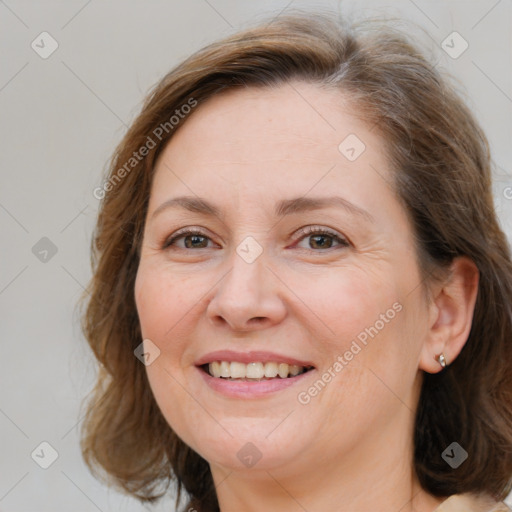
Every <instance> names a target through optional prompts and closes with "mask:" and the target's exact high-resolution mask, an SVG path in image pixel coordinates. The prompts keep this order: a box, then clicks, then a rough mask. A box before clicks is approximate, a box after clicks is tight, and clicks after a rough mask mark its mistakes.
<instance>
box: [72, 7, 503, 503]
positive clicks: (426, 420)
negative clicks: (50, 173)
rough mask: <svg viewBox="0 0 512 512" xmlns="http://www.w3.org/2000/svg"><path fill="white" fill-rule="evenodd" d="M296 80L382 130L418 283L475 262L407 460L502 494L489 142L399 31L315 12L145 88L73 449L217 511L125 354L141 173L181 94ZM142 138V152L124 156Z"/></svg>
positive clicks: (206, 480)
mask: <svg viewBox="0 0 512 512" xmlns="http://www.w3.org/2000/svg"><path fill="white" fill-rule="evenodd" d="M295 79H298V80H303V81H307V82H309V83H312V84H318V85H319V86H320V87H327V88H331V89H336V90H339V91H340V92H341V93H342V94H344V95H345V96H346V97H348V98H349V99H350V100H351V102H352V104H353V105H355V106H356V107H357V112H358V113H359V115H360V116H361V117H362V118H363V119H364V120H365V121H366V122H367V123H368V125H369V126H373V127H378V131H379V133H380V134H381V135H382V139H383V141H384V143H385V145H386V150H387V156H388V158H389V162H390V163H391V164H392V168H393V169H395V172H394V175H393V186H394V188H395V191H396V193H397V197H398V198H399V199H400V201H401V202H402V204H403V207H404V209H405V211H406V212H407V214H408V216H409V218H410V219H411V222H412V226H413V231H414V234H415V239H416V245H417V258H418V263H419V266H420V269H421V271H422V275H423V277H424V279H425V283H429V282H431V281H432V280H433V279H435V278H436V276H437V275H438V274H439V275H441V274H442V273H443V272H444V271H445V270H446V269H447V268H448V266H449V264H450V263H451V262H452V261H453V259H454V258H455V257H458V256H463V255H464V256H468V257H469V258H471V259H472V260H473V261H474V262H475V264H476V265H477V267H478V270H479V272H480V283H479V290H478V295H477V300H476V305H475V311H474V317H473V324H472V328H471V331H470V334H469V337H468V340H467V342H466V344H465V346H464V348H463V350H462V351H461V353H460V355H459V356H458V358H457V359H456V360H455V361H454V362H453V364H451V365H450V366H448V367H447V368H446V369H444V370H443V371H442V372H440V373H438V374H425V375H424V380H423V384H422V390H421V396H420V400H419V404H418V409H417V416H416V420H415V432H414V446H415V452H414V468H415V471H416V473H417V475H418V478H419V481H420V483H421V485H422V487H423V488H424V489H425V490H426V491H427V492H429V493H431V494H433V495H435V496H439V497H442V496H449V495H452V494H456V493H463V492H476V493H480V492H481V493H488V494H491V495H492V496H494V497H495V498H497V499H503V498H504V497H505V496H506V495H507V494H508V493H509V491H510V490H511V488H512V481H511V477H512V364H511V361H512V311H511V308H512V265H511V256H510V248H509V245H508V242H507V239H506V237H505V235H504V233H503V231H502V230H501V228H500V226H499V222H498V219H497V217H496V214H495V210H494V204H493V197H492V192H491V159H490V151H489V145H488V142H487V140H486V137H485V135H484V133H483V131H482V129H481V127H480V126H479V124H478V122H477V121H476V120H475V118H474V116H473V114H472V113H471V111H470V110H469V108H468V106H467V105H466V104H465V101H464V100H463V99H462V98H461V97H460V95H459V94H458V93H457V92H455V87H454V86H453V85H451V84H450V82H449V77H448V76H443V75H442V74H441V73H440V72H439V71H438V70H437V69H436V68H435V67H434V66H433V65H432V64H430V63H429V61H428V59H427V58H426V57H425V56H424V55H423V53H422V52H421V51H420V50H419V49H418V47H417V46H416V43H415V42H414V41H412V40H410V39H409V37H408V36H407V35H405V33H403V32H400V31H398V30H396V29H394V28H391V27H390V26H389V25H387V24H386V23H375V22H372V21H369V22H366V23H365V22H362V23H359V24H357V25H356V24H348V23H347V22H344V21H334V20H333V19H331V18H330V17H329V16H328V15H326V14H324V13H318V12H313V13H312V12H306V13H304V12H295V13H292V14H289V15H281V16H280V17H278V18H277V19H275V20H273V21H272V22H267V23H262V24H260V25H258V26H256V27H253V28H250V29H246V30H244V31H242V32H239V33H237V34H235V35H232V36H230V37H227V38H225V39H224V40H222V41H219V42H216V43H214V44H210V45H208V46H206V47H205V48H203V49H202V50H200V51H198V52H196V53H194V54H193V55H192V56H191V57H189V58H188V59H187V60H185V61H184V62H182V63H181V64H179V65H178V66H177V67H175V68H174V69H173V70H172V71H170V72H169V73H168V74H167V75H166V76H165V77H164V78H163V79H162V80H161V81H160V82H159V83H158V84H157V85H156V86H155V87H154V88H153V89H152V91H151V92H150V94H149V95H148V97H147V98H146V100H145V102H144V104H143V106H142V109H141V112H140V114H139V115H138V116H137V117H136V119H135V120H134V121H133V122H132V124H131V126H130V127H129V129H128V131H127V133H126V134H125V136H124V138H123V139H122V141H121V143H120V144H119V145H118V147H117V149H116V150H115V153H114V155H113V157H112V159H111V161H110V165H109V170H108V176H107V177H106V181H105V182H104V186H103V188H102V195H104V197H103V199H102V202H101V205H100V211H99V215H98V219H97V225H96V229H95V233H94V237H93V242H92V267H93V277H92V279H91V282H90V285H89V289H88V295H87V296H86V297H85V300H86V305H85V306H86V307H85V309H84V312H83V316H82V320H83V331H84V334H85V337H86V339H87V341H88V343H89V345H90V347H91V349H92V351H93V353H94V355H95V357H96V359H97V360H98V363H99V365H98V376H97V383H96V386H95V387H94V389H93V390H92V392H91V394H90V397H89V400H88V403H87V410H86V415H85V419H84V422H83V424H82V429H81V449H82V454H83V457H84V460H85V461H86V463H87V465H88V466H89V468H90V470H91V472H92V473H93V474H94V475H95V476H96V477H97V478H101V479H104V480H105V481H106V482H107V483H109V484H112V485H114V486H116V487H117V488H119V489H121V490H124V491H125V492H126V493H129V494H131V495H132V496H134V497H136V498H138V499H139V500H141V501H146V502H151V501H154V500H156V499H158V498H159V497H161V496H162V495H163V494H165V493H166V491H167V490H168V488H169V486H170V484H171V483H174V484H175V485H176V490H177V504H178V502H179V501H180V496H183V491H185V492H186V493H187V495H188V498H189V502H188V505H187V506H188V507H191V508H194V509H196V510H198V511H207V512H212V511H218V510H219V506H218V502H217V498H216V493H215V488H214V484H213V479H212V475H211V472H210V468H209V465H208V462H207V461H206V460H204V459H203V458H202V457H201V456H200V455H199V454H197V453H196V452H194V451H193V450H192V449H191V448H190V447H189V446H187V445H186V444H185V443H184V442H183V441H182V440H181V439H179V438H178V437H177V435H176V434H175V433H174V432H173V431H172V429H171V428H170V427H169V425H168V424H167V422H166V420H165V419H164V417H163V415H162V414H161V412H160V410H159V407H158V405H157V403H156V401H155V399H154V397H153V395H152V392H151V390H150V387H149V382H148V379H147V376H146V372H145V367H144V365H143V364H141V363H140V362H139V361H138V359H137V358H136V357H134V349H135V348H136V347H137V346H138V345H139V344H140V343H141V341H142V338H141V330H140V325H139V321H138V315H137V310H136V306H135V299H134V283H135V277H136V273H137V268H138V263H139V255H140V246H141V240H142V233H143V228H144V222H145V217H146V213H147V207H148V200H149V195H150V187H151V180H152V174H153V171H154V165H155V162H156V159H157V157H158V155H159V154H160V153H161V151H162V150H163V148H164V147H165V145H166V143H167V142H168V141H169V140H170V138H171V137H172V136H173V134H174V133H175V132H176V130H177V129H179V126H182V124H183V123H186V119H187V116H186V115H185V114H184V113H185V112H187V110H186V109H184V107H183V106H184V105H187V104H188V105H191V104H192V101H195V102H197V104H198V105H199V106H198V107H196V108H200V106H201V104H202V103H204V102H205V101H208V99H209V98H211V97H212V96H214V95H216V94H219V93H221V92H222V91H225V90H228V89H236V88H239V87H273V86H277V85H280V84H283V83H289V82H290V81H292V80H295ZM179 113H181V114H184V115H180V116H179V117H180V119H179V122H178V124H177V125H176V126H175V125H174V124H173V122H172V117H173V116H176V115H178V114H179ZM190 115H193V113H192V114H190ZM166 123H167V124H166ZM162 127H163V128H162ZM156 134H158V137H157V136H156ZM150 139H151V142H152V144H150V142H149V141H150ZM150 146H152V147H150ZM143 147H146V148H147V150H146V151H143V153H145V154H144V156H143V157H141V158H138V157H137V158H135V159H134V154H137V155H139V156H140V153H141V152H142V151H141V148H143ZM122 169H124V172H123V171H122ZM454 439H456V440H457V441H458V442H459V444H460V445H461V446H463V447H464V449H465V450H466V451H467V452H468V453H469V457H470V461H471V463H470V464H462V465H461V466H459V467H458V468H457V469H452V468H451V467H450V466H449V465H448V464H446V463H445V461H444V460H443V459H442V457H441V454H442V452H443V450H444V449H445V448H446V447H447V446H448V445H449V444H451V443H452V442H453V440H454Z"/></svg>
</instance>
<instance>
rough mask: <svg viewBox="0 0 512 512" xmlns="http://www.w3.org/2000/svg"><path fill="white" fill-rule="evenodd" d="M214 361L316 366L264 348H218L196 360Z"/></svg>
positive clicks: (199, 363) (202, 363)
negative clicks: (241, 350)
mask: <svg viewBox="0 0 512 512" xmlns="http://www.w3.org/2000/svg"><path fill="white" fill-rule="evenodd" d="M214 361H230V362H238V363H244V364H249V363H268V362H275V363H286V364H289V365H297V366H314V365H313V364H312V363H311V362H309V361H303V360H301V359H297V358H295V357H291V356H286V355H284V354H276V353H275V352H267V351H263V350H252V351H250V352H235V351H234V350H217V351H215V352H209V353H208V354H205V355H204V356H202V357H200V358H199V359H198V360H197V361H196V362H195V365H196V366H203V365H204V364H208V363H213V362H214Z"/></svg>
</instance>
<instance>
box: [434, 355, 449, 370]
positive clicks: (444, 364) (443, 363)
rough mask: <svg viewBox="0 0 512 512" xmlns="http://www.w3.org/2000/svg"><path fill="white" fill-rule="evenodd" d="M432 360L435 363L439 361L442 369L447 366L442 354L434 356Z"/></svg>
mask: <svg viewBox="0 0 512 512" xmlns="http://www.w3.org/2000/svg"><path fill="white" fill-rule="evenodd" d="M434 359H435V360H436V361H439V364H440V365H441V367H442V368H446V366H447V365H448V360H447V359H446V357H445V355H444V353H441V354H439V355H437V356H435V358H434Z"/></svg>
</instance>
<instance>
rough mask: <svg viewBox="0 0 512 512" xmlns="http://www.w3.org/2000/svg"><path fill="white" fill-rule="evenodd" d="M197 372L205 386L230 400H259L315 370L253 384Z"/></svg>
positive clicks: (299, 380)
mask: <svg viewBox="0 0 512 512" xmlns="http://www.w3.org/2000/svg"><path fill="white" fill-rule="evenodd" d="M196 368H197V367H196ZM197 371H198V372H199V373H200V374H201V376H202V377H203V379H204V381H205V382H206V384H208V386H210V388H212V389H213V390H214V391H217V392H218V393H221V394H223V395H225V396H228V397H230V398H259V397H263V396H268V395H270V394H272V393H275V392H277V391H281V390H283V389H286V388H289V387H290V386H293V385H294V384H297V383H298V382H301V381H302V380H303V379H304V378H306V377H307V376H309V375H311V374H312V373H313V372H314V371H315V370H309V371H308V372H305V373H301V374H300V375H296V376H295V377H287V378H286V379H281V378H280V377H276V378H274V379H269V380H260V381H254V382H250V381H244V380H229V379H222V378H220V377H212V376H211V375H210V374H209V373H206V372H205V371H203V370H202V369H201V368H197Z"/></svg>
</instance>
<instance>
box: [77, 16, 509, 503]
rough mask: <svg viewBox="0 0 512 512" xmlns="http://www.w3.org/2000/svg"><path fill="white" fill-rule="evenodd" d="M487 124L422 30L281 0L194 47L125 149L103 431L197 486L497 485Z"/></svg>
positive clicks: (116, 192) (90, 318)
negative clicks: (403, 30) (279, 12)
mask: <svg viewBox="0 0 512 512" xmlns="http://www.w3.org/2000/svg"><path fill="white" fill-rule="evenodd" d="M490 173H491V171H490V156H489V150H488V144H487V141H486V138H485V135H484V134H483V133H482V130H481V129H480V127H479V126H478V124H477V123H476V121H475V119H474V118H473V116H472V114H471V113H470V111H469V110H468V108H467V107H466V106H465V105H464V103H463V101H462V100H461V99H460V98H459V97H458V96H457V95H456V93H455V92H454V91H453V90H452V89H451V88H450V86H449V85H448V83H447V81H446V80H445V79H443V78H442V77H441V76H440V75H439V73H438V72H437V71H436V69H434V68H433V67H432V66H431V65H430V64H429V63H428V62H427V61H426V60H425V58H424V57H423V56H422V54H421V53H420V51H419V50H418V49H417V48H416V47H415V46H414V44H413V43H411V42H409V41H408V40H407V38H406V36H404V35H402V34H400V33H398V32H396V31H394V30H391V29H390V28H386V27H384V26H375V25H374V24H371V23H368V24H367V25H365V24H362V25H361V26H358V27H348V26H345V25H344V24H343V23H336V22H334V21H330V20H329V18H328V17H327V16H325V15H321V14H311V13H306V14H301V13H299V14H294V15H288V16H281V17H279V18H278V19H277V20H274V21H273V22H271V23H267V24H263V25H260V26H258V27H256V28H254V29H251V30H248V31H245V32H242V33H239V34H236V35H234V36H232V37H229V38H227V39H225V40H224V41H220V42H218V43H216V44H212V45H210V46H208V47H206V48H205V49H203V50H201V51H200V52H198V53H196V54H194V55H192V56H191V57H190V58H189V59H188V60H186V61H185V62H184V63H182V64H181V65H179V66H178V67H177V68H176V69H174V70H173V71H171V72H170V73H169V74H168V75H167V76H166V77H165V78H164V79H163V80H162V81H161V82H160V83H159V84H158V85H157V87H156V88H155V89H154V90H153V91H152V93H151V95H150V96H149V97H148V99H147V100H146V102H145V104H144V106H143V108H142V112H141V113H140V115H139V116H138V117H137V119H136V120H135V121H134V122H133V124H132V126H131V128H130V129H129V131H128V133H127V134H126V136H125V137H124V139H123V141H122V142H121V144H120V145H119V147H118V148H117V151H116V153H115V155H114V157H113V159H112V163H111V167H110V173H109V176H108V177H107V179H106V180H105V182H104V183H103V185H102V187H101V188H100V189H99V190H100V191H101V195H103V196H104V199H103V202H102V205H101V209H100V213H99V218H98V224H97V231H96V234H95V240H94V277H93V280H92V283H91V288H90V294H91V295H90V298H89V300H88V308H87V311H86V313H85V316H84V329H85V333H86V336H87V339H88V342H89V344H90V346H91V348H92V350H93V351H94V354H95V356H96V357H97V359H98V361H99V363H100V369H99V375H98V383H97V386H96V388H95V393H94V396H93V397H92V400H91V401H90V403H89V409H88V415H87V418H86V421H85V422H84V427H83V438H82V450H83V454H84V457H85V460H86V461H87V463H88V464H89V466H90V468H91V470H93V471H94V472H95V473H96V474H99V473H98V469H102V470H103V471H104V472H106V474H107V475H108V476H109V478H110V479H109V481H110V482H112V483H114V484H115V485H117V486H118V487H119V488H120V489H123V490H125V491H126V492H128V493H130V494H131V495H133V496H136V497H138V498H139V499H140V500H141V501H153V500H155V499H157V498H158V497H159V496H161V495H163V494H164V493H165V492H166V490H167V488H168V485H169V483H170V482H171V481H174V482H175V483H176V484H177V491H178V493H177V505H178V503H179V502H180V499H181V498H180V491H183V490H185V491H186V493H187V495H188V498H189V502H188V503H187V504H186V507H185V508H184V510H189V511H192V510H198V511H199V510H200V511H218V510H221V511H222V512H230V511H234V510H244V511H255V510H258V511H260V510H272V511H274V510H276V511H277V510H280V511H281V510H286V511H295V510H297V511H299V510H302V511H303V510H307V511H309V512H313V511H320V510H322V511H333V512H334V511H350V512H355V511H368V510H379V511H386V512H387V511H389V512H394V511H398V510H400V511H402V512H404V511H412V510H414V511H420V512H433V511H438V512H447V511H459V510H464V511H473V510H474V511H484V510H486V511H487V510H494V511H497V510H508V509H507V507H506V506H505V505H504V504H503V503H502V502H501V500H503V499H504V498H505V497H506V496H507V494H508V492H509V491H510V488H511V485H510V482H511V477H512V406H511V401H510V397H511V392H512V370H511V366H510V361H511V357H512V345H511V343H510V336H511V333H512V324H511V318H512V317H511V302H512V301H511V299H512V287H511V285H512V275H511V260H510V252H509V247H508V244H507V241H506V237H505V236H504V234H503V232H502V231H501V229H500V227H499V224H498V221H497V219H496V216H495V212H494V207H493V200H492V195H491V188H490Z"/></svg>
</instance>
